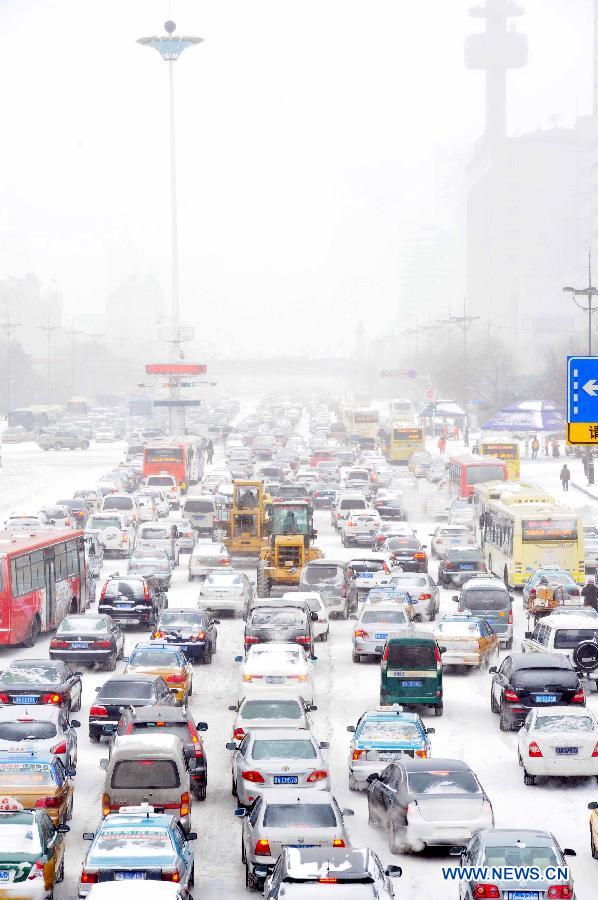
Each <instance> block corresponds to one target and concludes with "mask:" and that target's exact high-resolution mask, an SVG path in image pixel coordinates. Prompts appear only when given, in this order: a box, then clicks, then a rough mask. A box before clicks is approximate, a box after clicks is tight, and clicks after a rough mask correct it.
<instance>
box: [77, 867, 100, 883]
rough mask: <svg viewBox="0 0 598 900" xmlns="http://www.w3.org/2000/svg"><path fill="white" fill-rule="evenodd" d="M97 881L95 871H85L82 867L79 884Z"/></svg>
mask: <svg viewBox="0 0 598 900" xmlns="http://www.w3.org/2000/svg"><path fill="white" fill-rule="evenodd" d="M97 882H98V873H97V872H86V871H85V869H83V871H82V872H81V884H97Z"/></svg>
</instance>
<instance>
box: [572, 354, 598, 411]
mask: <svg viewBox="0 0 598 900" xmlns="http://www.w3.org/2000/svg"><path fill="white" fill-rule="evenodd" d="M567 421H568V422H598V356H568V357H567Z"/></svg>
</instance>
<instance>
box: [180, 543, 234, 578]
mask: <svg viewBox="0 0 598 900" xmlns="http://www.w3.org/2000/svg"><path fill="white" fill-rule="evenodd" d="M224 567H227V568H228V569H230V556H229V552H228V550H227V548H226V544H220V543H216V542H212V541H198V542H197V543H196V544H195V546H194V548H193V550H192V551H191V556H190V557H189V581H193V580H194V579H195V578H197V579H199V581H204V580H205V579H206V578H207V577H208V575H209V574H210V572H213V571H214V570H215V569H222V568H224Z"/></svg>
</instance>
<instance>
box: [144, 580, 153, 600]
mask: <svg viewBox="0 0 598 900" xmlns="http://www.w3.org/2000/svg"><path fill="white" fill-rule="evenodd" d="M143 599H144V600H150V599H151V598H150V592H149V588H148V586H147V584H144V585H143Z"/></svg>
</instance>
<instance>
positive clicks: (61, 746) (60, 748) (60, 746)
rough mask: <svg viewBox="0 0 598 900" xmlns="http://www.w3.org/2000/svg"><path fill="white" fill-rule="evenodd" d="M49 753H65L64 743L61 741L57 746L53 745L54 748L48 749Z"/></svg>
mask: <svg viewBox="0 0 598 900" xmlns="http://www.w3.org/2000/svg"><path fill="white" fill-rule="evenodd" d="M50 753H66V741H61V742H60V743H59V744H55V746H54V747H50Z"/></svg>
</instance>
